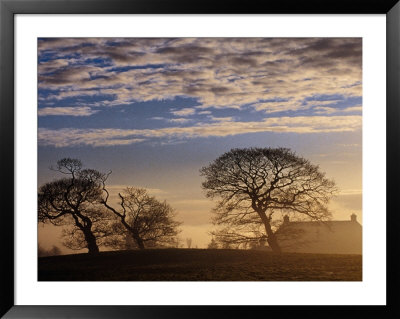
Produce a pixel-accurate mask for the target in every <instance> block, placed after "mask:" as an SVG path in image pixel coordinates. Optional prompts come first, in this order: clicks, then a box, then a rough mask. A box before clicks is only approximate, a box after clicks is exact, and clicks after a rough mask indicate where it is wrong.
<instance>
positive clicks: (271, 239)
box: [258, 212, 282, 254]
mask: <svg viewBox="0 0 400 319" xmlns="http://www.w3.org/2000/svg"><path fill="white" fill-rule="evenodd" d="M258 215H259V216H260V217H261V220H262V222H263V224H264V227H265V231H266V233H267V242H268V245H269V247H271V249H272V251H273V252H274V253H279V254H280V253H281V252H282V250H281V248H280V247H279V244H278V240H277V239H276V236H275V234H274V232H273V231H272V229H271V224H270V223H269V220H268V218H267V216H266V215H265V213H264V212H258Z"/></svg>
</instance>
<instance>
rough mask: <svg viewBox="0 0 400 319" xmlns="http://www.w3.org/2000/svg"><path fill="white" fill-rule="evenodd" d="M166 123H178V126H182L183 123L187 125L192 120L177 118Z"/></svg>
mask: <svg viewBox="0 0 400 319" xmlns="http://www.w3.org/2000/svg"><path fill="white" fill-rule="evenodd" d="M167 121H168V122H171V123H180V124H184V123H189V122H191V121H192V120H190V119H185V118H179V119H168V120H167Z"/></svg>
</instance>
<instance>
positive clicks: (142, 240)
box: [102, 186, 180, 249]
mask: <svg viewBox="0 0 400 319" xmlns="http://www.w3.org/2000/svg"><path fill="white" fill-rule="evenodd" d="M103 190H104V194H105V195H104V197H103V201H102V203H103V204H104V206H105V207H107V209H109V210H110V211H111V212H112V213H113V214H114V215H115V216H117V217H118V218H119V220H120V222H121V225H122V227H121V228H120V229H119V232H120V235H121V240H120V241H119V242H120V243H121V242H123V241H124V240H125V238H126V236H127V235H128V236H130V238H131V239H132V240H133V242H134V243H135V244H136V247H139V248H140V249H144V248H146V247H155V246H157V245H172V244H174V243H175V242H176V235H177V234H178V233H179V230H178V226H179V225H180V222H178V221H176V220H175V219H174V217H175V212H174V210H173V208H172V207H171V206H170V205H169V204H168V203H167V202H166V201H163V202H161V201H159V200H157V199H156V198H155V197H154V196H150V195H149V194H148V193H147V191H146V189H144V188H134V187H127V188H126V189H125V190H124V191H123V192H121V193H118V196H119V199H120V201H119V203H118V206H115V207H117V208H115V207H114V206H113V205H111V204H110V203H109V201H108V199H109V196H110V194H109V192H108V191H107V189H106V187H105V186H104V189H103ZM116 230H117V231H118V229H117V228H116ZM116 244H117V245H118V241H117V242H116Z"/></svg>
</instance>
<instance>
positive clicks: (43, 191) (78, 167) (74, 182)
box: [38, 158, 107, 254]
mask: <svg viewBox="0 0 400 319" xmlns="http://www.w3.org/2000/svg"><path fill="white" fill-rule="evenodd" d="M53 170H55V171H57V172H59V173H61V174H64V175H66V176H67V177H65V178H61V179H58V180H55V181H52V182H49V183H46V184H44V185H42V186H41V187H40V188H39V192H38V221H39V222H42V223H47V222H50V223H52V224H53V225H56V226H72V228H70V230H69V232H70V235H71V236H72V237H70V239H71V240H70V244H71V246H70V247H73V246H79V247H80V248H87V249H88V252H89V254H96V253H98V252H99V247H98V243H97V238H98V237H99V236H100V234H101V236H103V235H104V229H103V231H101V229H100V228H102V227H100V224H99V222H100V221H101V222H102V223H103V221H102V218H103V217H104V215H103V212H104V210H103V207H102V205H101V204H100V200H101V195H102V192H103V185H104V182H105V180H106V179H107V175H105V174H102V173H100V172H98V171H96V170H94V169H82V163H81V161H80V160H78V159H71V158H64V159H61V160H59V161H58V162H57V167H56V168H55V169H53ZM66 243H67V246H68V240H67V241H66Z"/></svg>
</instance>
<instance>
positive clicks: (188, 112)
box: [171, 108, 196, 116]
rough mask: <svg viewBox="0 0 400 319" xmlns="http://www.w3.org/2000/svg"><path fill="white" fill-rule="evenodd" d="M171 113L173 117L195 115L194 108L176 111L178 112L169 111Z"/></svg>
mask: <svg viewBox="0 0 400 319" xmlns="http://www.w3.org/2000/svg"><path fill="white" fill-rule="evenodd" d="M171 113H172V114H173V115H175V116H189V115H193V114H195V113H196V109H194V108H184V109H182V110H178V111H175V110H174V111H171Z"/></svg>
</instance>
